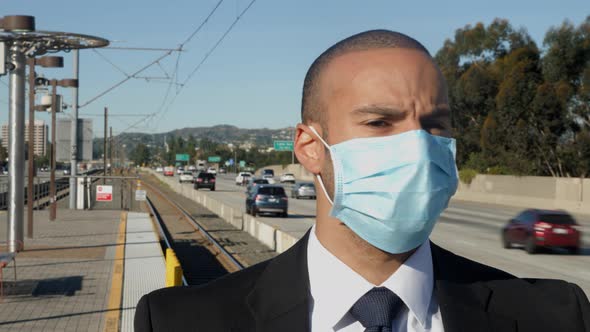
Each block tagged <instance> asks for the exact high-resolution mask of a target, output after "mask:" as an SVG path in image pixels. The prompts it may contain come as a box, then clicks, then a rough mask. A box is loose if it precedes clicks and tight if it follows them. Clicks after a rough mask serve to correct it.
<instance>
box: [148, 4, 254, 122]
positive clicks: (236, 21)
mask: <svg viewBox="0 0 590 332" xmlns="http://www.w3.org/2000/svg"><path fill="white" fill-rule="evenodd" d="M255 2H256V0H252V1H250V3H249V4H248V6H246V8H244V10H242V12H241V13H240V14H239V15H238V16H236V19H235V20H234V21H233V22H232V24H231V25H230V26H229V28H228V29H227V30H226V31H225V32H224V33H223V35H222V36H221V38H219V39H218V40H217V42H216V43H215V44H214V45H213V47H211V49H209V51H208V52H207V53H205V56H204V57H203V59H202V60H201V61H200V62H199V63H198V64H197V66H196V67H195V68H194V69H193V70H192V71H191V72H190V74H189V75H188V76H187V78H186V79H185V80H184V81H183V82H182V84H180V88H179V89H178V90H177V91H176V94H175V95H174V96H173V97H172V101H171V102H170V104H168V106H167V107H166V109H165V110H164V111H163V112H162V114H161V115H160V117H159V118H160V119H161V118H162V116H164V114H166V113H167V112H168V111H169V110H170V107H171V106H172V105H173V104H174V102H175V101H176V97H177V96H178V95H179V94H180V93H181V92H182V90H183V89H184V87H185V86H186V84H187V83H188V82H189V81H190V80H191V79H192V78H193V76H194V75H195V74H196V73H197V72H198V71H199V69H200V68H201V67H202V66H203V64H204V63H205V61H207V59H208V58H209V56H211V54H212V53H213V52H214V51H215V50H216V49H217V47H218V46H219V45H220V44H221V42H223V40H224V39H225V37H227V35H228V34H229V33H230V32H231V31H232V30H233V28H234V27H235V26H236V24H237V23H238V21H239V20H240V19H241V18H242V16H244V14H246V12H247V11H248V10H249V9H250V7H252V5H253V4H254V3H255ZM158 113H159V112H158Z"/></svg>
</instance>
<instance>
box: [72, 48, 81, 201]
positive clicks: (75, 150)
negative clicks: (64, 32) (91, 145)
mask: <svg viewBox="0 0 590 332" xmlns="http://www.w3.org/2000/svg"><path fill="white" fill-rule="evenodd" d="M72 55H73V61H74V79H75V80H79V75H80V67H79V65H80V53H79V50H73V51H72ZM78 82H79V81H78ZM70 141H71V143H72V155H71V157H70V168H71V171H70V176H71V177H70V209H72V210H75V209H76V199H77V197H78V195H77V191H78V186H77V183H76V182H77V180H76V175H77V174H78V86H76V87H74V88H72V125H71V129H70Z"/></svg>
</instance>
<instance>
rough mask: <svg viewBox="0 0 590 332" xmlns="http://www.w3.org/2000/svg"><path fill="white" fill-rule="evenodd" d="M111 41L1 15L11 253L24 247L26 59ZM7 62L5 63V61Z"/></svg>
mask: <svg viewBox="0 0 590 332" xmlns="http://www.w3.org/2000/svg"><path fill="white" fill-rule="evenodd" d="M108 44H109V42H108V40H106V39H103V38H99V37H94V36H88V35H82V34H76V33H67V32H51V31H37V30H35V18H34V17H33V16H19V15H13V16H4V17H1V18H0V74H4V73H5V72H6V71H9V72H10V79H9V117H8V118H9V125H8V128H9V133H10V134H9V142H10V144H9V146H8V147H9V148H8V158H9V167H10V174H9V179H8V182H9V185H8V218H7V220H8V223H7V228H8V232H7V235H8V236H7V241H6V243H7V245H8V248H7V249H8V251H9V252H18V251H21V250H22V249H23V248H24V238H23V233H24V232H23V230H24V167H23V164H24V161H25V158H24V157H25V155H24V127H25V126H24V124H25V119H24V115H25V108H24V106H25V65H26V62H25V59H26V57H35V56H39V55H43V54H45V53H48V52H59V51H68V50H74V49H83V48H96V47H104V46H107V45H108ZM4 60H8V61H6V62H8V64H7V65H6V66H5V64H4V63H5V61H4Z"/></svg>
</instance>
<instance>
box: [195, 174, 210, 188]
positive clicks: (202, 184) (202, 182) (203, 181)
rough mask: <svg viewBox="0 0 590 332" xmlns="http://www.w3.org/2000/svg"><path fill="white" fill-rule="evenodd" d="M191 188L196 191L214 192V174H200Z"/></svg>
mask: <svg viewBox="0 0 590 332" xmlns="http://www.w3.org/2000/svg"><path fill="white" fill-rule="evenodd" d="M193 188H194V189H196V190H199V189H200V188H209V189H210V190H211V191H215V174H211V173H206V172H200V173H199V174H197V176H196V177H195V180H194V184H193Z"/></svg>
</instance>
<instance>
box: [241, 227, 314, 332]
mask: <svg viewBox="0 0 590 332" xmlns="http://www.w3.org/2000/svg"><path fill="white" fill-rule="evenodd" d="M308 238H309V231H308V232H307V234H306V235H305V236H304V237H303V238H301V240H299V241H298V242H297V243H296V244H295V245H293V247H291V248H290V249H289V250H287V251H285V252H284V253H283V254H281V255H279V256H277V257H276V258H275V259H273V260H272V261H271V262H270V263H269V264H268V266H267V267H266V269H265V270H264V272H263V273H262V274H261V276H260V278H259V279H258V281H257V282H256V285H255V286H254V289H253V290H252V292H250V294H249V295H248V298H247V302H248V305H249V306H250V310H251V311H252V314H253V315H254V318H255V320H256V330H257V331H285V332H289V331H297V332H300V331H309V329H310V315H309V314H310V312H309V311H310V299H311V294H310V290H309V273H308V270H307V241H308Z"/></svg>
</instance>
